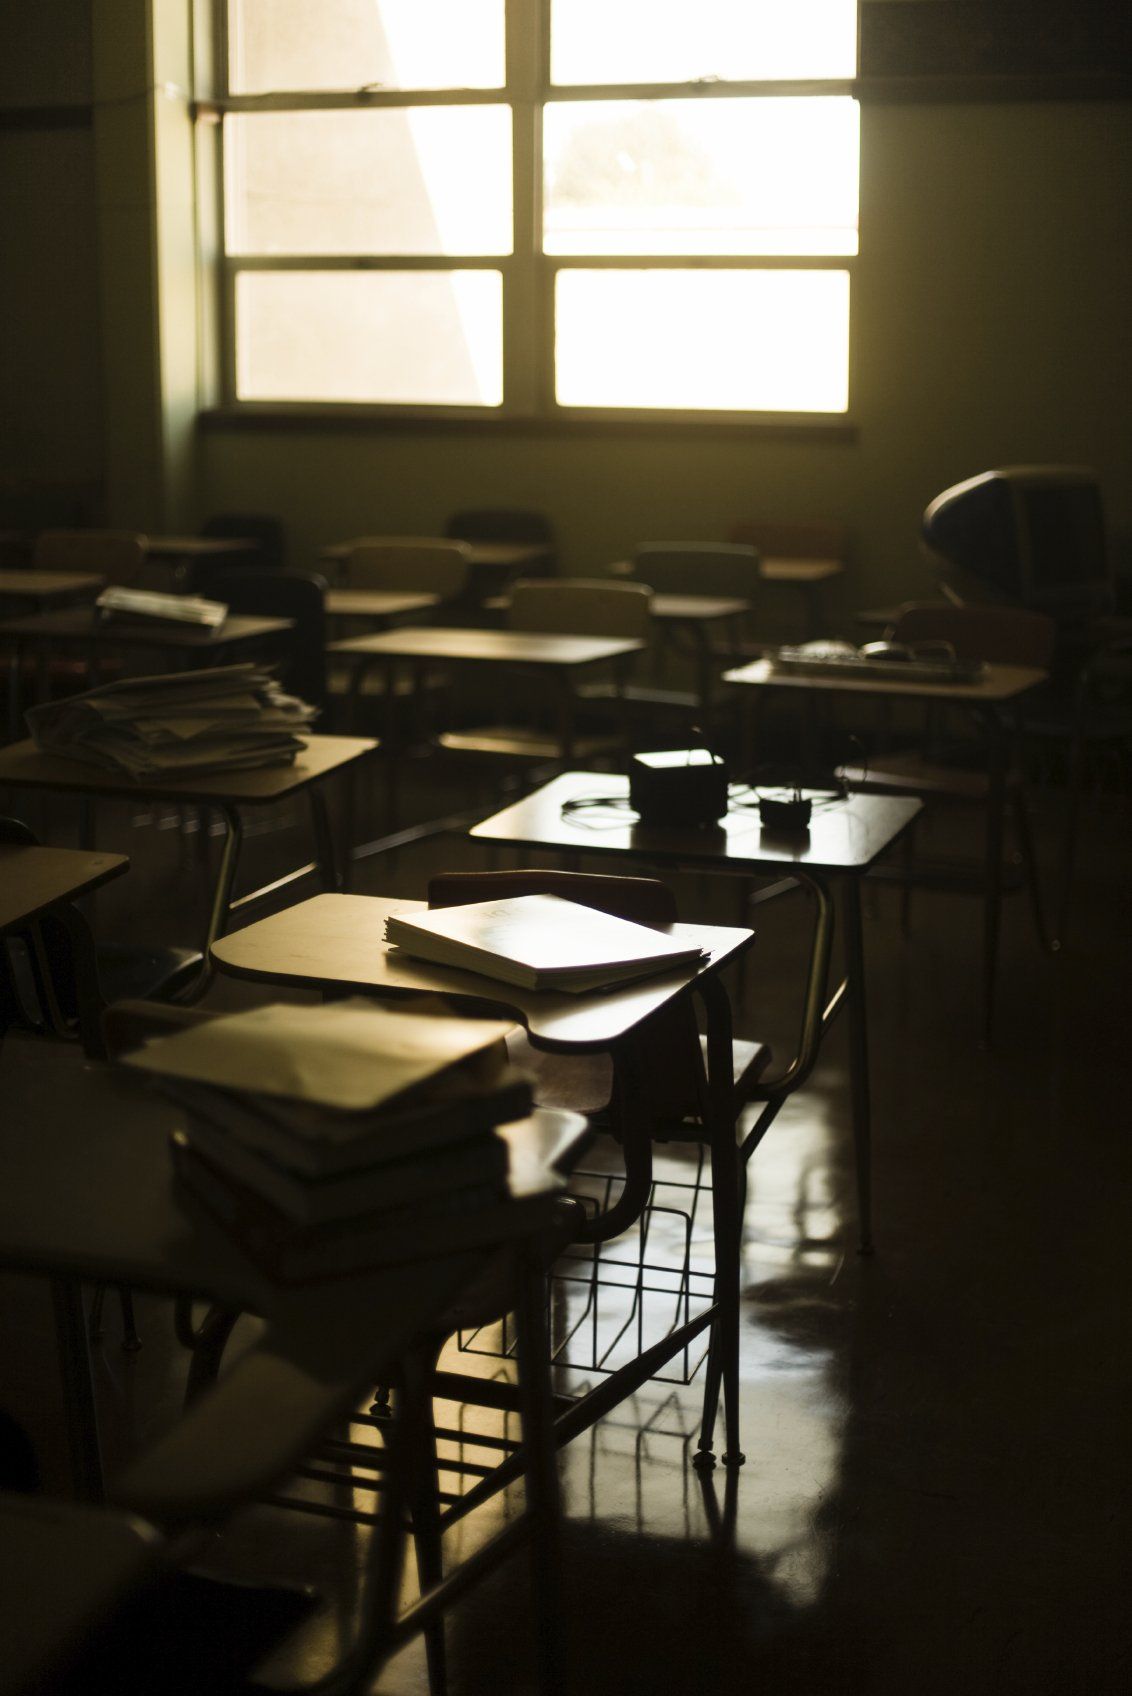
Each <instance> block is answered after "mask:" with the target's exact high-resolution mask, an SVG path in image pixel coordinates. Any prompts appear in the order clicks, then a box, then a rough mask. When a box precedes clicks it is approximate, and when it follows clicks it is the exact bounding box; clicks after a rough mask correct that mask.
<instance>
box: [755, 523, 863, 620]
mask: <svg viewBox="0 0 1132 1696" xmlns="http://www.w3.org/2000/svg"><path fill="white" fill-rule="evenodd" d="M731 540H732V541H733V542H747V543H749V544H750V545H751V546H752V547H755V548H757V549H758V551H759V554H760V556H761V558H760V561H759V576H760V578H761V580H762V581H763V582H764V583H767V584H771V585H778V586H780V587H784V588H789V589H793V590H794V591H795V593H797V594H799V595H801V597H802V600H803V609H804V610H803V616H804V618H805V635H806V637H807V638H813V637H817V636H821V635H823V634H824V633H825V632H824V629H823V626H824V624H825V615H824V609H823V606H822V599H821V594H822V584H823V583H828V582H831V581H832V580H833V579H834V578H835V577H840V576H841V574H842V572H843V571H844V570H845V565H846V561H847V560H848V557H849V532H848V529H847V528H846V526H845V525H844V524H834V523H831V522H827V521H824V520H809V521H808V522H806V523H802V524H792V523H786V524H784V523H779V522H766V523H763V522H758V523H754V524H736V525H735V526H734V527H733V528H732V531H731Z"/></svg>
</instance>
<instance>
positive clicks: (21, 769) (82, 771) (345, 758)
mask: <svg viewBox="0 0 1132 1696" xmlns="http://www.w3.org/2000/svg"><path fill="white" fill-rule="evenodd" d="M304 740H305V743H306V746H305V747H304V749H303V751H302V753H301V754H296V756H295V759H294V762H293V763H292V764H291V765H285V766H284V765H279V766H254V767H251V768H250V769H248V770H244V771H217V772H210V773H204V774H203V775H201V776H199V777H191V776H188V777H176V778H175V777H162V778H140V779H139V778H134V777H127V776H126V774H125V773H124V772H113V771H103V770H101V768H100V767H98V766H90V765H85V764H84V763H83V762H82V761H81V760H68V759H67V758H65V757H64V756H63V755H61V754H41V753H40V752H39V749H38V748H37V747H36V746H35V743H34V742H32V741H30V740H29V741H24V742H13V743H11V744H10V745H9V746H8V747H7V748H0V785H3V784H5V783H10V784H11V785H12V786H13V787H14V788H16V789H56V790H60V791H62V792H64V793H74V794H80V795H81V794H89V795H133V796H137V795H154V796H158V797H164V798H165V799H167V800H170V801H183V802H185V803H186V804H189V803H192V802H198V801H199V802H200V803H201V804H202V805H203V806H207V805H208V804H209V802H217V801H219V802H227V803H229V804H230V805H232V806H240V805H245V804H246V805H248V806H254V805H256V803H258V802H268V801H278V800H280V799H281V798H282V797H283V796H285V795H293V794H294V793H295V792H296V791H297V790H300V789H305V788H306V787H307V785H308V784H311V783H317V782H318V781H319V779H320V778H324V777H328V776H329V775H330V773H331V772H335V771H339V770H341V768H342V767H343V766H347V765H349V764H350V763H351V762H352V761H354V760H359V759H361V758H363V756H364V755H366V754H370V753H372V752H373V750H374V749H375V748H376V747H377V746H378V744H377V743H376V742H375V741H373V740H372V738H369V737H362V736H308V737H306V738H304Z"/></svg>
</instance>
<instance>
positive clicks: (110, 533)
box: [32, 530, 146, 588]
mask: <svg viewBox="0 0 1132 1696" xmlns="http://www.w3.org/2000/svg"><path fill="white" fill-rule="evenodd" d="M145 563H146V543H145V537H144V536H139V535H136V534H134V533H133V532H132V531H129V530H43V531H41V532H40V534H39V535H38V536H37V537H36V542H35V553H34V556H33V559H32V564H33V565H34V566H35V567H36V568H37V570H40V571H91V572H99V573H100V574H101V575H102V576H103V577H105V578H106V579H107V581H108V582H110V583H114V584H117V585H119V586H120V587H123V588H133V587H135V586H137V585H139V584H140V583H141V580H142V577H143V574H144V571H145Z"/></svg>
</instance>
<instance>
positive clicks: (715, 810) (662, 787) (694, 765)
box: [629, 748, 729, 825]
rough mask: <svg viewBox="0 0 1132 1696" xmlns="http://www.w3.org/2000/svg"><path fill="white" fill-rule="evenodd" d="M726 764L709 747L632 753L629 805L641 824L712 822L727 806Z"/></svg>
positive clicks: (727, 779)
mask: <svg viewBox="0 0 1132 1696" xmlns="http://www.w3.org/2000/svg"><path fill="white" fill-rule="evenodd" d="M728 781H729V773H728V770H727V764H726V762H725V761H724V760H722V759H721V758H720V756H719V755H718V754H713V753H712V751H711V750H710V748H671V749H664V750H662V751H658V752H656V753H650V754H634V755H632V757H631V759H630V761H629V805H630V806H631V807H632V808H633V810H634V812H636V813H637V814H638V816H639V817H640V819H641V822H642V823H643V824H660V825H665V824H715V823H716V822H717V821H718V820H719V819H721V818H724V817H725V816H726V813H727V807H728V789H727V786H728Z"/></svg>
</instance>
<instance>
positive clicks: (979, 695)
mask: <svg viewBox="0 0 1132 1696" xmlns="http://www.w3.org/2000/svg"><path fill="white" fill-rule="evenodd" d="M892 673H893V675H892V678H891V680H890V679H889V677H888V675H887V674H886V675H885V676H883V677H878V676H876V675H875V674H874V675H872V676H869V677H859V676H851V677H833V676H829V675H828V674H827V675H824V676H823V675H809V676H806V675H803V674H799V673H798V672H793V671H779V670H778V669H777V668H776V666H775V664H774V661H773V660H753V661H752V662H751V664H750V665H743V666H739V667H738V668H737V669H736V670H735V671H725V672H724V674H723V681H724V682H725V683H740V684H747V685H755V686H757V687H760V688H766V689H820V690H825V691H827V692H832V693H836V694H844V695H884V696H897V695H903V696H905V697H906V698H908V699H909V700H918V701H962V702H968V703H974V704H975V705H978V704H979V703H983V704H984V705H988V706H992V705H994V704H995V703H997V702H1000V701H1012V700H1014V698H1015V697H1016V696H1017V695H1023V694H1025V692H1026V690H1027V689H1034V688H1036V687H1037V685H1038V684H1039V683H1044V682H1045V681H1046V677H1047V675H1048V674H1047V673H1046V672H1044V671H1037V670H1034V669H1033V668H1032V667H1030V666H1021V665H988V666H987V668H986V671H985V672H984V674H983V676H982V677H981V678H980V679H979V681H978V682H977V683H925V682H920V683H908V682H905V681H904V680H903V679H902V678H901V677H900V667H899V665H896V664H894V665H893V667H892Z"/></svg>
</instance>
